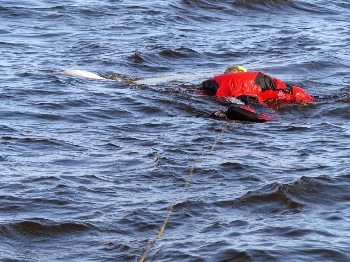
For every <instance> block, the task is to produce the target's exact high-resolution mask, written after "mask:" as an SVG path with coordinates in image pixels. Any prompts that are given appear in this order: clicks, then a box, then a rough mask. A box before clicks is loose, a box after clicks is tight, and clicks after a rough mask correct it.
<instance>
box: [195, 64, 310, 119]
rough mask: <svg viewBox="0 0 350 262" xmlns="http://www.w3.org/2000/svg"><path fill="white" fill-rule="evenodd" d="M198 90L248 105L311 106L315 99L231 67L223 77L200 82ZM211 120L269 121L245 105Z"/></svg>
mask: <svg viewBox="0 0 350 262" xmlns="http://www.w3.org/2000/svg"><path fill="white" fill-rule="evenodd" d="M200 90H202V91H204V93H206V94H208V95H213V96H216V97H234V98H237V99H239V100H241V101H242V102H244V103H245V104H247V103H248V102H249V101H255V102H259V103H261V104H266V103H270V102H275V103H311V102H314V101H315V99H314V98H313V97H312V96H311V95H309V94H308V93H307V92H306V91H305V90H304V89H302V88H301V87H298V86H293V85H289V84H287V83H285V82H283V81H282V80H280V79H277V78H273V77H270V76H268V75H266V74H264V73H262V72H259V71H252V72H247V70H246V69H245V68H244V67H242V66H232V67H229V68H227V69H226V71H225V73H224V74H221V75H217V76H214V77H213V78H211V79H208V80H206V81H204V82H202V84H201V86H200ZM213 116H214V117H218V118H227V119H231V120H242V121H250V122H265V121H266V120H269V119H270V117H269V116H266V115H263V114H258V113H256V112H255V111H254V110H253V109H252V108H250V107H248V106H246V105H231V106H229V107H228V109H227V111H226V112H214V113H213Z"/></svg>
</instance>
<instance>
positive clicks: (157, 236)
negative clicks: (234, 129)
mask: <svg viewBox="0 0 350 262" xmlns="http://www.w3.org/2000/svg"><path fill="white" fill-rule="evenodd" d="M226 130H227V126H222V128H221V132H220V134H219V135H218V136H217V137H216V138H215V141H214V143H213V145H212V146H211V148H210V150H207V151H206V152H204V153H203V154H202V155H201V156H199V157H198V159H197V160H196V161H195V163H196V164H198V163H200V161H202V159H203V158H204V156H206V155H207V154H209V153H212V152H213V151H214V149H215V146H216V144H217V143H218V141H219V137H220V136H222V135H223V134H224V133H225V132H226ZM194 169H195V168H194V167H191V168H190V169H189V173H188V176H187V179H186V181H185V185H184V188H183V191H182V193H181V195H180V196H179V197H178V199H181V198H182V196H183V195H184V193H185V191H186V189H187V188H188V187H189V185H190V183H191V180H192V177H193V174H194ZM178 202H179V201H175V202H174V204H172V205H171V206H170V207H169V209H168V213H167V215H166V217H165V219H164V221H163V224H162V226H161V228H160V229H159V231H158V233H157V234H156V236H155V237H152V238H150V239H149V240H148V243H147V248H146V250H145V252H144V253H143V255H142V257H141V258H140V260H139V262H145V261H146V258H147V256H148V254H149V252H150V250H151V246H152V245H153V244H154V243H155V242H156V240H157V239H158V238H161V237H162V236H163V234H164V231H165V228H166V226H167V224H168V221H169V219H170V216H171V214H172V213H173V212H174V209H175V206H176V205H177V203H178Z"/></svg>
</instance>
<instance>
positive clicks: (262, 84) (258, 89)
mask: <svg viewBox="0 0 350 262" xmlns="http://www.w3.org/2000/svg"><path fill="white" fill-rule="evenodd" d="M212 80H214V81H215V82H216V83H217V84H218V89H217V91H216V94H215V95H216V96H219V97H239V96H242V95H244V96H252V97H256V98H257V99H258V100H259V102H261V103H264V102H265V101H268V100H274V101H278V102H283V103H308V102H313V101H314V100H315V99H314V98H313V97H312V96H310V95H309V94H308V93H306V92H305V91H304V90H303V89H302V88H301V87H298V86H291V85H288V84H286V83H284V82H283V81H281V80H279V79H277V78H273V77H270V76H268V75H265V74H264V73H261V72H232V73H226V74H222V75H218V76H215V77H213V78H212Z"/></svg>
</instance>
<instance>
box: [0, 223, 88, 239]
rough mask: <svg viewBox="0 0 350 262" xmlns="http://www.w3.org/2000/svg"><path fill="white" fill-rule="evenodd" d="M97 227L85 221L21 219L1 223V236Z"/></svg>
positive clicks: (59, 232)
mask: <svg viewBox="0 0 350 262" xmlns="http://www.w3.org/2000/svg"><path fill="white" fill-rule="evenodd" d="M94 228H95V227H94V226H93V225H91V224H85V223H74V222H66V223H53V222H50V221H41V222H38V221H21V222H17V223H12V224H4V225H0V236H4V237H11V236H12V235H13V234H19V235H33V236H35V235H59V234H68V233H72V232H80V231H88V230H92V229H94Z"/></svg>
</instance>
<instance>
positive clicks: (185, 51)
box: [159, 48, 197, 58]
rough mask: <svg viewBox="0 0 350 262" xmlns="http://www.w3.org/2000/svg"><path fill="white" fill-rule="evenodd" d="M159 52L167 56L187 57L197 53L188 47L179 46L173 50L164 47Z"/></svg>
mask: <svg viewBox="0 0 350 262" xmlns="http://www.w3.org/2000/svg"><path fill="white" fill-rule="evenodd" d="M159 54H160V55H161V56H163V57H167V58H188V57H192V56H194V55H197V52H195V51H194V50H192V49H190V48H179V49H175V50H172V49H164V50H162V51H161V52H160V53H159Z"/></svg>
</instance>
